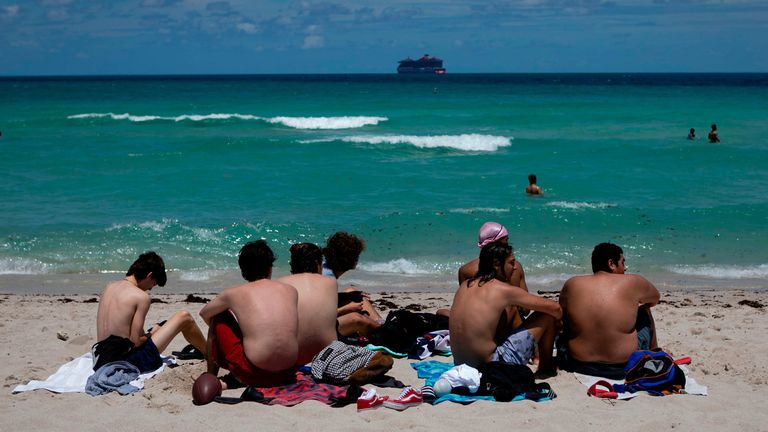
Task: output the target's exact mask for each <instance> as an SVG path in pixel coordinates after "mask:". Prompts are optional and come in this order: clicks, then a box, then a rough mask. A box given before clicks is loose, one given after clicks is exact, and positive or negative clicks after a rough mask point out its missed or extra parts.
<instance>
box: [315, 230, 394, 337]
mask: <svg viewBox="0 0 768 432" xmlns="http://www.w3.org/2000/svg"><path fill="white" fill-rule="evenodd" d="M364 249H365V242H363V240H362V239H361V238H359V237H357V236H355V235H353V234H349V233H346V232H344V231H339V232H337V233H335V234H333V235H332V236H330V237H329V238H328V241H327V242H326V245H325V248H323V256H324V257H325V263H323V275H324V276H328V277H333V278H334V279H338V278H340V277H341V275H343V274H344V273H346V272H347V271H349V270H354V269H355V267H357V261H358V259H359V258H360V254H361V253H362V252H363V250H364ZM344 293H347V294H348V295H341V294H340V295H339V298H340V299H342V300H344V299H346V300H351V301H340V302H339V305H340V306H339V308H338V311H337V312H338V317H339V334H341V335H343V336H350V335H353V334H354V333H359V334H361V335H363V336H370V335H371V334H372V332H374V331H375V330H376V329H377V328H379V327H380V326H381V324H382V322H383V320H382V318H381V315H379V312H378V311H377V310H376V308H375V307H373V304H372V303H371V301H370V298H369V297H368V295H367V294H366V293H364V292H361V291H358V290H356V289H355V288H353V287H349V288H347V289H345V290H344Z"/></svg>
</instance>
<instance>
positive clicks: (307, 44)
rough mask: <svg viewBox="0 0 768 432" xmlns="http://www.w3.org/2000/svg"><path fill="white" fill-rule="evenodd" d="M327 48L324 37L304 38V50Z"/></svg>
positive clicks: (311, 36)
mask: <svg viewBox="0 0 768 432" xmlns="http://www.w3.org/2000/svg"><path fill="white" fill-rule="evenodd" d="M323 46H325V39H323V37H322V36H319V35H310V36H307V37H305V38H304V45H302V47H301V48H302V49H314V48H322V47H323Z"/></svg>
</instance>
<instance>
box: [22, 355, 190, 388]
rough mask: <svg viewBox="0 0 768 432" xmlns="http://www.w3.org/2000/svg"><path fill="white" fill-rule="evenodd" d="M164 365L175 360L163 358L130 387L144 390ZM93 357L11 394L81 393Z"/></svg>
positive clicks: (79, 358) (91, 365) (61, 368)
mask: <svg viewBox="0 0 768 432" xmlns="http://www.w3.org/2000/svg"><path fill="white" fill-rule="evenodd" d="M166 364H176V360H175V359H173V358H170V357H163V365H162V366H160V367H159V368H157V369H156V370H154V371H152V372H147V373H145V374H141V375H139V377H138V378H137V379H136V380H134V381H131V383H130V384H131V385H132V386H134V387H136V388H138V389H143V388H144V381H146V380H148V379H150V378H152V377H154V376H155V375H157V374H159V373H160V372H162V371H163V369H165V365H166ZM92 368H93V357H92V356H91V353H90V352H88V353H85V354H83V355H82V356H80V357H78V358H76V359H74V360H72V361H70V362H67V363H65V364H64V365H62V366H61V367H60V368H59V370H57V371H56V373H54V374H53V375H51V376H49V377H48V378H47V379H45V380H44V381H38V380H32V381H30V382H29V383H27V384H22V385H17V386H16V387H15V388H14V389H13V393H21V392H25V391H30V390H38V389H45V390H48V391H52V392H54V393H83V392H85V385H86V383H87V382H88V377H90V376H91V375H93V373H94V372H93V369H92Z"/></svg>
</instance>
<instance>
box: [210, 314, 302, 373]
mask: <svg viewBox="0 0 768 432" xmlns="http://www.w3.org/2000/svg"><path fill="white" fill-rule="evenodd" d="M211 328H212V329H213V332H214V335H215V338H216V346H214V347H213V350H212V352H211V357H212V360H213V361H214V362H215V363H216V364H217V365H219V366H220V367H223V368H224V369H227V370H228V371H230V372H232V375H234V377H235V378H237V379H238V380H239V381H240V382H241V383H243V384H245V385H248V386H254V387H278V386H283V385H286V384H291V383H293V382H295V381H296V370H295V369H294V368H290V369H286V370H284V371H280V372H272V371H268V370H264V369H261V368H258V367H256V366H254V365H253V364H251V362H250V361H248V358H247V357H246V356H245V351H244V349H243V333H242V332H241V331H240V325H238V323H237V320H235V317H234V316H233V315H232V313H231V312H229V311H226V312H222V313H220V314H218V315H216V316H215V317H213V319H212V320H211Z"/></svg>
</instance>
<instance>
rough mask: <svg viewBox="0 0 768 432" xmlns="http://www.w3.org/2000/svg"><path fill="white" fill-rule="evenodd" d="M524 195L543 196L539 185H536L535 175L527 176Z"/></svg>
mask: <svg viewBox="0 0 768 432" xmlns="http://www.w3.org/2000/svg"><path fill="white" fill-rule="evenodd" d="M525 193H527V194H528V195H544V192H542V191H541V188H540V187H539V185H537V184H536V174H531V175H529V176H528V186H526V187H525Z"/></svg>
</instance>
